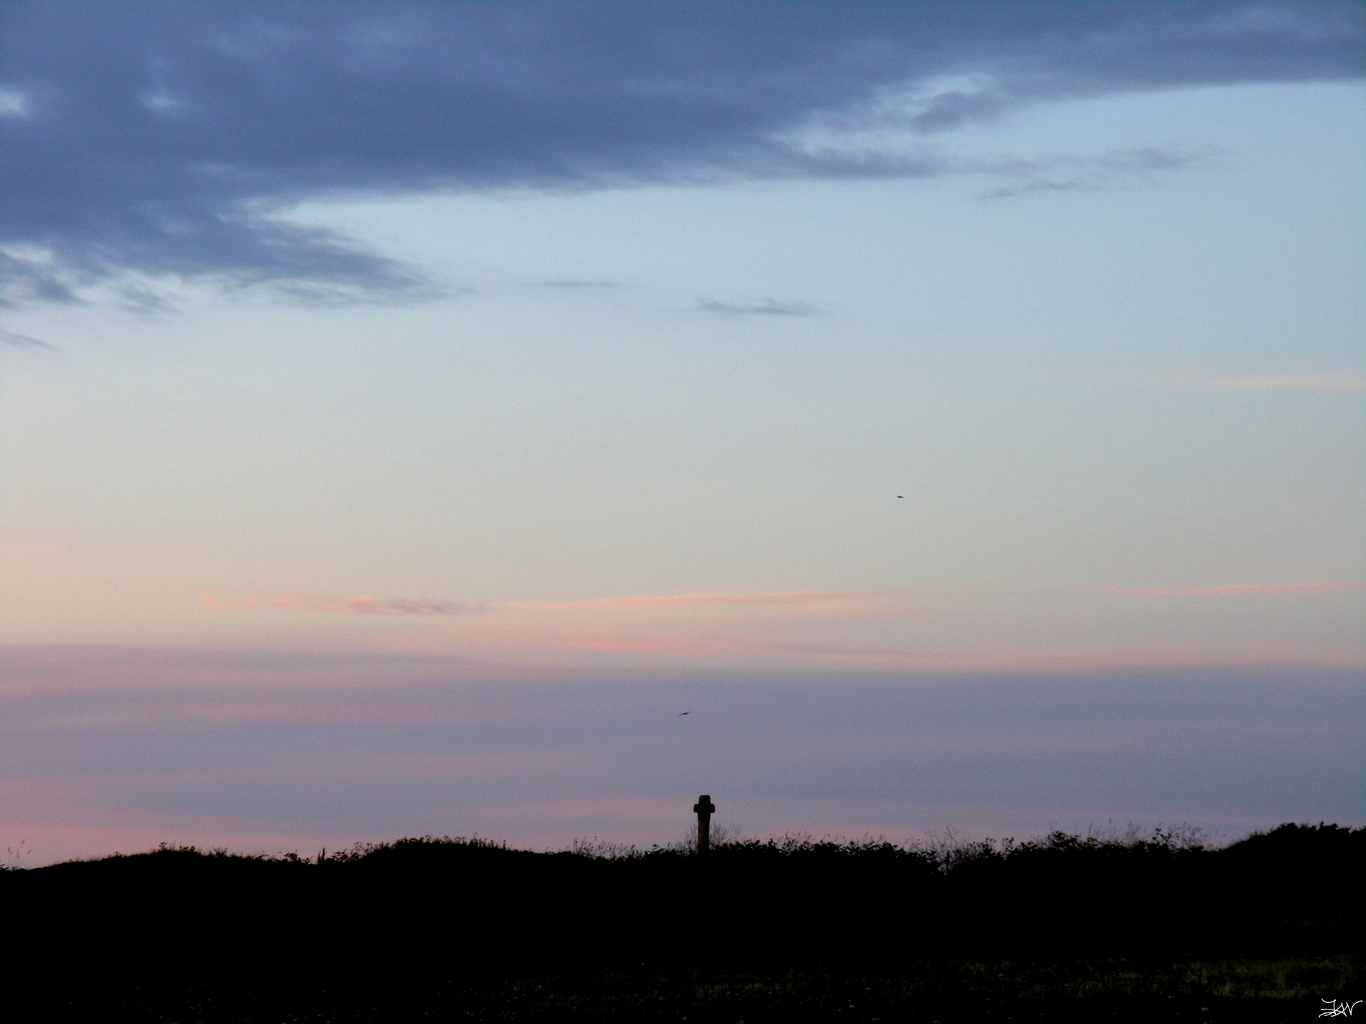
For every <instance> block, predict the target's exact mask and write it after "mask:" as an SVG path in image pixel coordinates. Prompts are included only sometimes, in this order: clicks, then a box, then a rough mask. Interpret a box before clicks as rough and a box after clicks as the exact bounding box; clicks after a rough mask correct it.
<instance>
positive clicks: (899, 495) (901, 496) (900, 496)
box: [897, 494, 906, 498]
mask: <svg viewBox="0 0 1366 1024" xmlns="http://www.w3.org/2000/svg"><path fill="white" fill-rule="evenodd" d="M897 497H898V498H904V497H906V495H904V494H898V495H897Z"/></svg>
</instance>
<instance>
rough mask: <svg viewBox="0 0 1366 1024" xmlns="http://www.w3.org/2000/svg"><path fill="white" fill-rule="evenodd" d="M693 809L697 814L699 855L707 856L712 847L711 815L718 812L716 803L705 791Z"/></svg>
mask: <svg viewBox="0 0 1366 1024" xmlns="http://www.w3.org/2000/svg"><path fill="white" fill-rule="evenodd" d="M692 809H693V813H694V814H696V815H697V855H698V856H699V857H705V856H706V855H707V850H709V849H710V848H711V816H712V815H713V814H715V813H716V805H715V804H714V803H712V802H711V797H709V796H708V795H707V794H706V793H703V794H702V795H701V796H699V797H698V798H697V803H695V804H693V805H692Z"/></svg>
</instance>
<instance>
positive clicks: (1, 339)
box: [0, 327, 57, 352]
mask: <svg viewBox="0 0 1366 1024" xmlns="http://www.w3.org/2000/svg"><path fill="white" fill-rule="evenodd" d="M0 345H8V346H10V347H11V348H37V349H44V350H45V351H48V352H56V351H57V350H56V349H55V348H53V347H52V346H51V345H49V344H48V343H47V342H45V341H42V340H40V339H38V338H30V337H29V336H28V335H27V334H15V333H14V332H13V331H7V330H5V329H4V328H3V327H0Z"/></svg>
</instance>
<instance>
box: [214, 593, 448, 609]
mask: <svg viewBox="0 0 1366 1024" xmlns="http://www.w3.org/2000/svg"><path fill="white" fill-rule="evenodd" d="M199 600H200V603H201V604H204V605H206V606H208V607H210V608H219V609H243V610H255V609H258V608H276V609H279V610H281V611H294V612H322V613H326V614H332V615H458V614H461V613H463V612H466V611H468V610H469V609H468V608H466V607H465V606H463V605H460V604H457V603H456V602H454V601H436V600H433V599H431V598H426V597H420V598H412V597H386V598H375V597H371V596H370V595H369V594H357V595H355V596H354V597H337V596H335V595H333V594H303V593H288V594H271V595H268V596H264V597H262V596H256V597H250V596H247V597H243V596H216V595H214V594H213V593H212V592H210V591H207V590H206V591H204V592H203V593H202V594H200V596H199Z"/></svg>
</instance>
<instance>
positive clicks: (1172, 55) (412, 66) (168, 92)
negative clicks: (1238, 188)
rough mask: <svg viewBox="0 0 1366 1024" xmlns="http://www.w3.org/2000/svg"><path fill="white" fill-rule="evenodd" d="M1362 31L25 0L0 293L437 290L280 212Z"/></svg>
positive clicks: (740, 171)
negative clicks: (891, 102)
mask: <svg viewBox="0 0 1366 1024" xmlns="http://www.w3.org/2000/svg"><path fill="white" fill-rule="evenodd" d="M1362 42H1363V5H1362V3H1361V2H1360V0H1299V2H1297V0H1260V2H1249V0H1212V2H1204V3H1200V2H1180V3H1177V2H1153V0H1113V2H1096V3H1089V4H1074V3H1046V2H1039V3H1028V2H1017V3H1001V2H980V3H979V2H960V3H954V4H908V3H902V2H897V3H863V4H840V5H836V4H828V3H817V2H808V3H769V4H765V3H750V4H734V3H728V2H720V0H714V2H698V3H678V4H668V5H664V4H638V3H626V2H563V3H548V2H547V3H506V4H489V3H447V4H421V3H397V2H395V3H364V2H357V3H348V4H304V3H260V2H257V3H253V2H249V0H244V2H233V3H226V2H222V3H213V2H206V3H196V4H185V3H170V2H164V3H145V2H144V3H136V2H134V3H121V4H108V3H94V2H88V3H68V2H58V0H43V2H38V0H35V2H29V3H10V4H7V5H4V6H3V7H0V181H3V182H4V188H3V190H0V302H3V303H6V304H10V305H12V304H15V303H21V302H26V301H59V302H61V301H73V300H74V299H75V298H76V297H77V296H78V295H79V294H80V290H81V289H82V288H84V287H88V286H90V285H92V284H98V283H105V282H109V281H110V280H111V279H113V280H117V279H118V278H119V277H120V276H121V275H126V274H128V273H137V274H143V275H153V276H156V275H178V276H182V277H200V278H206V279H210V280H214V281H217V282H220V283H221V284H223V285H225V286H228V287H246V286H252V285H263V284H265V285H272V286H278V287H280V288H282V289H283V290H284V292H285V293H286V294H291V295H294V296H299V297H303V298H306V299H308V300H309V301H326V302H335V301H351V300H354V299H357V298H366V297H376V296H382V297H391V298H397V297H420V296H423V295H427V294H431V293H432V292H433V291H435V290H436V289H435V286H434V285H433V284H432V283H431V282H429V281H426V280H424V279H423V278H422V277H421V275H420V274H418V273H417V272H415V271H414V270H412V269H410V268H407V267H405V266H402V265H400V264H399V263H396V262H395V261H393V260H390V259H386V258H385V257H383V256H381V255H378V254H376V253H373V252H369V251H366V250H365V249H363V248H362V247H360V246H358V245H356V244H354V243H353V242H351V241H349V240H348V239H346V238H344V237H340V236H338V235H336V234H333V233H329V232H327V231H324V230H320V229H316V228H307V227H300V226H296V225H291V224H285V223H282V222H281V221H280V220H279V219H277V218H275V217H274V216H273V214H275V213H277V212H279V211H281V210H283V209H286V208H287V207H289V206H290V205H291V204H293V203H295V202H297V201H299V200H302V199H304V198H310V197H326V196H335V195H355V194H367V193H386V194H388V193H395V192H421V191H431V190H459V189H490V188H503V187H529V188H582V187H595V188H597V187H612V186H617V185H623V184H631V183H639V182H648V181H693V180H707V179H717V178H726V177H737V176H738V177H756V176H793V175H808V176H841V175H864V176H866V175H874V176H885V175H932V174H942V173H947V172H949V171H952V170H955V168H954V167H953V166H951V165H950V164H947V163H945V162H944V161H943V160H941V159H939V158H936V157H934V156H902V157H897V156H888V155H886V154H881V153H878V152H872V151H868V152H863V151H848V150H843V151H840V150H836V149H830V148H822V147H821V146H820V145H814V144H806V145H796V144H794V143H793V141H792V139H793V137H794V133H796V134H797V135H800V133H801V132H802V131H803V130H804V129H805V128H806V127H809V126H810V125H812V124H816V123H819V122H821V120H822V119H823V118H824V119H827V120H829V119H835V120H838V119H840V118H845V119H846V120H849V121H850V123H853V122H856V121H858V120H859V119H860V118H867V117H869V116H872V115H870V114H868V112H869V111H876V110H879V109H883V108H885V107H886V106H887V97H888V96H911V97H912V100H911V101H909V102H910V105H909V106H904V105H903V107H902V108H898V110H899V112H894V113H893V114H889V115H886V116H889V117H893V118H894V119H895V118H899V119H900V123H901V124H902V126H903V127H904V128H905V130H907V131H909V132H911V133H913V134H914V133H920V134H928V133H933V132H941V131H943V130H945V129H947V128H952V127H953V126H955V125H958V124H962V123H964V122H966V121H970V120H975V119H981V118H988V117H995V116H999V115H1001V114H1003V113H1005V112H1008V111H1009V110H1011V109H1014V108H1016V107H1018V106H1020V105H1021V104H1026V103H1031V102H1040V101H1044V100H1048V99H1053V98H1062V97H1075V96H1085V95H1098V94H1102V93H1107V92H1118V91H1126V90H1135V89H1152V88H1161V87H1169V86H1177V85H1190V84H1205V83H1211V84H1212V83H1234V82H1264V81H1299V80H1311V79H1344V78H1354V77H1359V76H1361V75H1362V73H1363V69H1364V68H1366V57H1364V56H1363V45H1362ZM945 82H949V83H958V84H952V86H951V87H942V88H941V87H939V85H937V84H936V83H945ZM963 82H968V83H970V84H967V85H964V84H961V83H963ZM916 97H918V98H916ZM1159 167H1160V164H1159V163H1153V164H1152V165H1151V167H1150V169H1159Z"/></svg>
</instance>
